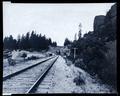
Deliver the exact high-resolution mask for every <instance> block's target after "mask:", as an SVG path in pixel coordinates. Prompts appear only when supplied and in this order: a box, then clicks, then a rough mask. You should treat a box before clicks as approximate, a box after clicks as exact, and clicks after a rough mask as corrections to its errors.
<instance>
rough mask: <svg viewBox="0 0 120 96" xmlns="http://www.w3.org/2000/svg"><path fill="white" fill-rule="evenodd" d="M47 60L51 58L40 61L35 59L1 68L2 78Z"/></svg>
mask: <svg viewBox="0 0 120 96" xmlns="http://www.w3.org/2000/svg"><path fill="white" fill-rule="evenodd" d="M47 58H51V57H46V58H41V59H37V60H30V61H26V62H19V63H17V64H16V65H14V66H6V67H3V76H7V75H9V74H11V73H14V72H16V71H19V70H21V69H24V68H26V67H28V66H31V65H34V64H36V63H39V62H41V61H44V60H45V59H47ZM6 63H7V62H6Z"/></svg>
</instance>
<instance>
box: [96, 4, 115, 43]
mask: <svg viewBox="0 0 120 96" xmlns="http://www.w3.org/2000/svg"><path fill="white" fill-rule="evenodd" d="M116 7H117V6H116V4H114V5H113V6H112V7H111V9H110V10H109V11H108V12H107V14H106V16H104V15H99V16H96V17H95V19H94V33H95V34H97V35H98V37H100V38H102V39H103V40H104V41H107V42H108V41H111V40H115V39H116V28H117V26H116V19H117V10H116Z"/></svg>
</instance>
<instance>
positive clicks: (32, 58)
mask: <svg viewBox="0 0 120 96" xmlns="http://www.w3.org/2000/svg"><path fill="white" fill-rule="evenodd" d="M36 59H39V57H36V56H31V57H28V58H27V60H36Z"/></svg>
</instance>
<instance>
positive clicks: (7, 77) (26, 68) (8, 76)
mask: <svg viewBox="0 0 120 96" xmlns="http://www.w3.org/2000/svg"><path fill="white" fill-rule="evenodd" d="M52 58H54V57H51V58H48V59H46V60H43V61H40V62H39V63H36V64H33V65H31V66H28V67H25V68H23V69H21V70H19V71H17V72H14V73H11V74H9V75H7V76H4V77H3V81H5V80H7V79H10V78H11V77H14V76H16V75H18V74H20V73H22V72H24V71H27V70H28V69H31V68H33V67H35V66H37V65H39V64H42V63H43V62H46V61H48V60H50V59H52Z"/></svg>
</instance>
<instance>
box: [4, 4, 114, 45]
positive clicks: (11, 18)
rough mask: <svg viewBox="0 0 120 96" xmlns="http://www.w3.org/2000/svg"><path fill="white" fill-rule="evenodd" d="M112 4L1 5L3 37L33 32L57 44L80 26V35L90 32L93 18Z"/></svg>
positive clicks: (72, 34) (71, 37) (103, 12)
mask: <svg viewBox="0 0 120 96" xmlns="http://www.w3.org/2000/svg"><path fill="white" fill-rule="evenodd" d="M113 4H114V3H75V4H74V3H73V4H72V3H71V4H55V3H54V4H45V3H42V4H31V3H30V4H24V3H22V4H20V3H19V4H17V3H9V2H3V37H5V36H9V35H13V37H14V38H17V36H18V34H20V35H22V34H26V33H27V32H31V31H32V30H35V31H36V33H41V34H42V35H44V34H45V35H46V37H50V38H51V39H52V41H56V42H57V44H58V45H63V43H64V40H65V38H66V37H67V38H68V39H69V40H74V35H75V33H78V31H79V27H78V25H79V23H80V22H81V23H82V34H84V33H86V32H88V31H92V30H93V21H94V17H95V16H96V15H106V12H107V11H108V10H109V9H110V8H111V6H112V5H113Z"/></svg>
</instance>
